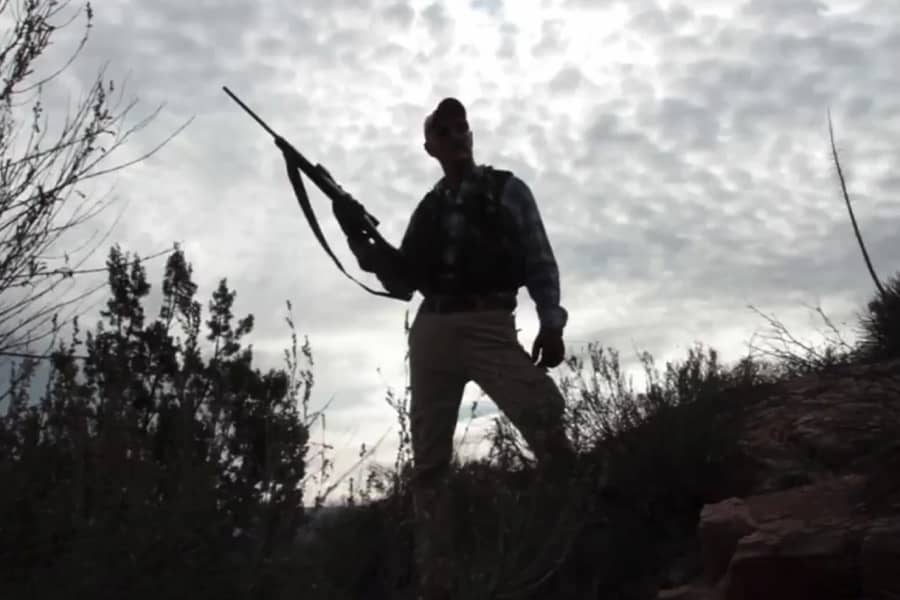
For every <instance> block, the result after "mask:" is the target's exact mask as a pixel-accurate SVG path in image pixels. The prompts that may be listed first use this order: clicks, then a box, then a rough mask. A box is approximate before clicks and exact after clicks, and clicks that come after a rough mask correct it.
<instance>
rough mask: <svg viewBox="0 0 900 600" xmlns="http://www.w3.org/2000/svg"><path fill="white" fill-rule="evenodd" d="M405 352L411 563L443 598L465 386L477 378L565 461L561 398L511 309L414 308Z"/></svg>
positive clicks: (542, 457)
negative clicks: (450, 490) (451, 478)
mask: <svg viewBox="0 0 900 600" xmlns="http://www.w3.org/2000/svg"><path fill="white" fill-rule="evenodd" d="M409 350H410V385H411V402H410V418H411V434H412V448H413V460H414V471H413V482H412V493H413V505H414V510H415V516H416V523H417V525H416V540H415V545H416V563H417V568H418V569H419V575H420V581H421V583H422V588H423V589H424V590H427V592H426V593H427V594H429V595H430V596H432V597H434V598H441V597H446V598H449V597H450V596H449V595H448V592H445V591H442V590H443V589H444V588H445V585H446V583H447V581H448V579H449V577H450V575H451V564H452V563H451V561H452V555H453V548H452V542H451V535H450V534H451V532H452V529H453V524H452V523H451V522H450V519H451V517H452V515H451V514H450V505H449V501H448V499H447V494H446V488H445V480H446V476H447V474H448V471H449V466H450V463H451V460H452V455H453V433H454V430H455V428H456V422H457V419H458V415H459V408H460V404H461V402H462V396H463V388H464V387H465V385H466V383H467V382H469V381H473V382H475V383H476V384H477V385H478V386H479V387H480V388H481V389H482V390H483V391H484V392H485V393H486V394H487V395H488V396H489V397H490V398H491V400H493V401H494V403H495V404H496V405H497V407H498V408H499V409H500V410H501V411H503V413H504V414H505V415H506V416H507V417H508V418H509V419H510V421H511V422H512V423H513V424H514V425H515V426H516V428H517V429H518V430H519V431H520V432H521V433H522V436H523V437H524V438H525V441H526V442H527V443H528V445H529V447H530V449H531V451H532V452H533V453H534V454H535V458H536V459H537V460H538V461H539V462H541V463H544V464H547V463H549V462H550V461H556V460H557V459H559V462H560V463H561V464H564V463H566V462H567V461H569V460H571V455H572V450H571V445H570V444H569V440H568V439H567V438H566V435H565V431H564V428H563V422H562V415H563V411H564V408H565V400H564V399H563V397H562V394H561V393H560V391H559V389H558V388H557V386H556V384H555V383H554V381H553V380H552V379H551V378H550V377H549V375H548V374H547V372H546V371H545V370H544V369H543V368H539V367H537V366H536V365H535V364H534V363H533V362H532V360H531V356H530V355H529V354H528V352H526V350H525V349H524V348H523V347H522V345H521V344H520V343H519V341H518V337H517V333H516V325H515V315H514V314H512V313H511V312H510V311H505V310H490V311H478V312H459V313H450V314H433V313H424V312H422V311H421V310H420V311H419V313H418V314H417V315H416V318H415V320H414V321H413V324H412V326H411V329H410V334H409ZM566 466H567V465H566ZM442 594H447V595H443V596H442Z"/></svg>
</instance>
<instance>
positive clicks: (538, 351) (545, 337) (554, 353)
mask: <svg viewBox="0 0 900 600" xmlns="http://www.w3.org/2000/svg"><path fill="white" fill-rule="evenodd" d="M565 354H566V345H565V344H564V343H563V337H562V330H558V329H555V330H554V329H541V330H540V331H539V332H538V334H537V337H536V338H535V339H534V344H533V345H532V347H531V361H532V362H534V363H536V364H537V366H538V367H541V368H543V369H552V368H554V367H558V366H559V365H560V364H561V363H562V361H563V359H564V358H565ZM538 357H540V361H538Z"/></svg>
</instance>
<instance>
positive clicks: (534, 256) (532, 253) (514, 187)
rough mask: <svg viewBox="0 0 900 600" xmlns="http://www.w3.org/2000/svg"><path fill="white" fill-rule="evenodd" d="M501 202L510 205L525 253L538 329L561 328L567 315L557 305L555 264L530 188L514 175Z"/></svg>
mask: <svg viewBox="0 0 900 600" xmlns="http://www.w3.org/2000/svg"><path fill="white" fill-rule="evenodd" d="M503 195H504V201H505V202H508V203H509V205H510V206H512V207H514V209H513V211H512V212H513V214H514V215H516V220H517V225H518V227H519V232H520V234H521V238H520V239H521V241H522V246H523V250H524V253H525V286H526V288H527V289H528V293H529V295H530V296H531V298H532V300H534V303H535V308H536V309H537V315H538V319H539V321H540V324H541V328H544V329H558V330H562V329H563V328H564V327H565V326H566V324H567V323H568V319H569V315H568V312H567V311H566V309H565V308H563V307H562V306H561V305H560V287H559V267H558V266H557V263H556V258H555V256H554V254H553V248H552V246H551V245H550V240H549V238H548V237H547V231H546V229H545V228H544V223H543V220H542V219H541V214H540V211H539V210H538V207H537V203H536V202H535V200H534V195H533V194H532V193H531V189H530V188H529V187H528V185H527V184H525V182H524V181H522V180H521V179H519V178H518V177H515V176H513V177H511V178H510V179H509V182H508V183H507V184H506V187H505V188H504V192H503Z"/></svg>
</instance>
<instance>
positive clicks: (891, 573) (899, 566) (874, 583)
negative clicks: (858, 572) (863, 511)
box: [860, 517, 900, 600]
mask: <svg viewBox="0 0 900 600" xmlns="http://www.w3.org/2000/svg"><path fill="white" fill-rule="evenodd" d="M860 558H861V560H860V562H861V564H862V581H863V591H864V592H865V594H864V597H865V598H866V599H867V600H895V599H896V598H900V517H895V518H893V519H882V520H879V521H876V522H874V523H872V525H871V526H870V528H869V530H868V532H867V533H866V535H865V538H864V539H863V542H862V549H861V557H860Z"/></svg>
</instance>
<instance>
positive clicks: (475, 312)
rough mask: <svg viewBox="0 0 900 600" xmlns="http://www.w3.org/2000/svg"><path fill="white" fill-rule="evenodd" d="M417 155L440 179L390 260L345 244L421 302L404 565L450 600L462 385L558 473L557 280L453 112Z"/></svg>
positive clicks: (560, 324)
mask: <svg viewBox="0 0 900 600" xmlns="http://www.w3.org/2000/svg"><path fill="white" fill-rule="evenodd" d="M424 129H425V143H424V148H425V151H426V152H427V153H428V154H429V155H430V156H432V157H433V158H434V159H436V160H437V161H438V162H439V163H440V165H441V168H442V169H443V172H444V177H443V178H442V179H441V180H440V181H439V182H438V183H437V184H436V185H435V186H434V188H433V189H432V190H431V191H430V192H429V193H428V194H426V196H425V197H424V198H423V199H422V201H421V202H420V203H419V205H418V206H417V208H416V210H415V211H414V212H413V215H412V217H411V219H410V222H409V226H408V228H407V231H406V233H405V235H404V237H403V241H402V243H401V245H400V248H399V249H394V248H390V247H389V248H377V247H374V246H370V245H368V244H367V243H364V242H362V241H360V240H357V239H353V238H352V237H351V238H349V243H350V246H351V248H352V250H353V252H354V254H355V255H356V257H357V259H358V260H359V263H360V266H361V267H362V268H363V269H364V270H367V271H370V272H374V273H375V274H376V275H377V277H378V278H379V280H380V281H381V282H382V284H383V285H384V286H385V288H386V289H387V290H388V291H390V292H392V293H396V294H398V295H400V296H402V297H404V298H407V299H410V298H412V295H413V293H414V292H415V291H417V290H418V291H419V292H420V293H421V294H422V295H423V296H424V300H423V302H422V304H421V306H420V308H419V311H418V314H417V315H416V317H415V319H414V321H413V323H412V325H411V328H410V335H409V350H410V354H409V360H410V386H411V402H410V418H411V433H412V447H413V456H414V475H413V482H412V488H413V502H414V509H415V513H416V518H417V523H418V525H417V530H416V547H417V551H416V557H417V564H418V568H419V570H420V577H421V582H422V588H423V592H424V594H425V595H424V596H423V597H424V598H428V600H438V599H440V600H442V599H444V598H450V597H451V594H452V590H451V589H450V585H449V582H450V579H451V570H450V566H451V565H450V560H451V559H452V547H451V546H452V545H451V543H450V533H451V531H452V523H449V522H447V519H448V516H449V515H448V510H449V509H448V506H447V504H446V502H444V501H445V500H446V494H445V493H444V491H443V490H444V488H443V486H444V484H445V480H446V476H447V474H448V471H449V467H450V463H451V457H452V451H453V433H454V430H455V427H456V422H457V418H458V413H459V407H460V403H461V401H462V395H463V389H464V387H465V385H466V383H467V382H469V381H474V382H475V383H476V384H478V386H479V387H480V388H481V389H482V390H483V391H484V392H485V393H486V394H487V395H488V396H489V397H490V398H491V399H492V400H493V401H494V403H495V404H496V405H497V406H498V407H499V408H500V410H502V411H503V412H504V413H505V414H506V415H507V416H508V417H509V419H510V420H511V421H512V423H513V424H514V425H515V426H516V427H517V428H518V429H519V431H521V433H522V435H523V437H524V438H525V440H526V441H527V443H528V445H529V447H530V448H531V450H532V451H533V452H534V454H535V457H536V458H537V459H538V461H539V463H540V464H541V465H542V466H543V467H544V469H545V471H547V470H549V471H554V470H557V471H564V472H568V470H569V469H570V468H571V466H572V464H573V461H574V452H573V450H572V447H571V445H570V443H569V440H568V438H567V437H566V434H565V431H564V428H563V422H562V414H563V409H564V400H563V397H562V395H561V394H560V392H559V390H558V389H557V387H556V384H555V383H554V382H553V380H552V379H551V378H550V377H549V376H548V374H547V372H546V369H547V368H553V367H556V366H558V365H559V364H560V363H561V362H562V361H563V359H564V352H565V349H564V343H563V329H564V328H565V326H566V324H567V320H568V314H567V312H566V310H565V309H564V308H563V307H562V306H560V291H559V272H558V269H557V264H556V261H555V258H554V255H553V251H552V248H551V245H550V243H549V241H548V239H547V235H546V232H545V229H544V226H543V223H542V220H541V217H540V214H539V212H538V209H537V206H536V204H535V200H534V198H533V196H532V194H531V191H530V189H529V188H528V186H527V185H526V184H525V183H524V182H523V181H522V180H520V179H519V178H518V177H516V176H515V175H513V174H512V173H510V172H508V171H500V170H496V169H493V168H492V167H489V166H486V165H478V164H476V162H475V160H474V156H473V151H472V146H473V144H472V132H471V130H470V129H469V124H468V121H467V117H466V110H465V108H464V107H463V105H462V104H461V103H460V102H459V101H458V100H456V99H454V98H446V99H444V100H443V101H441V102H440V103H439V104H438V106H437V108H436V109H435V110H434V112H433V113H432V114H430V115H429V116H428V117H427V119H426V120H425V128H424ZM523 285H524V286H526V288H527V289H528V292H529V294H530V295H531V297H532V299H533V300H534V302H535V305H536V308H537V315H538V318H539V321H540V331H539V333H538V335H537V337H536V339H535V340H534V344H533V346H532V352H531V353H530V354H529V353H527V352H526V351H525V349H524V348H522V346H521V345H520V344H519V342H518V338H517V333H516V325H515V316H514V311H515V308H516V296H517V292H518V289H519V288H520V287H521V286H523Z"/></svg>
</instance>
